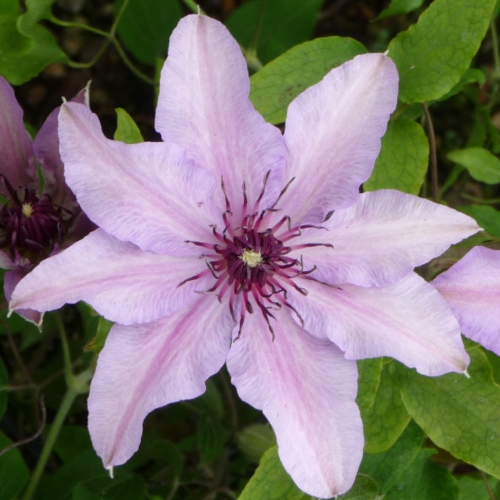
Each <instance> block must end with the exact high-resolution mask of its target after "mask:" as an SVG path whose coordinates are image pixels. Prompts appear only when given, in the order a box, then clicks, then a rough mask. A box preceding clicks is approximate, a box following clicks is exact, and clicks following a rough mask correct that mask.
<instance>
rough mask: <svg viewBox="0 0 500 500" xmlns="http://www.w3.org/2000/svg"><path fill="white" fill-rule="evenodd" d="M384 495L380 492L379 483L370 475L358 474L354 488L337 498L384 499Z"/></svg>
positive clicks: (351, 499) (350, 499)
mask: <svg viewBox="0 0 500 500" xmlns="http://www.w3.org/2000/svg"><path fill="white" fill-rule="evenodd" d="M383 498H384V497H383V496H381V495H379V494H378V487H377V483H376V482H375V481H374V480H373V479H372V478H371V477H368V476H364V475H363V474H358V475H357V476H356V481H355V482H354V484H353V485H352V488H351V489H350V490H349V491H348V492H347V493H344V494H343V495H340V496H338V497H337V500H382V499H383Z"/></svg>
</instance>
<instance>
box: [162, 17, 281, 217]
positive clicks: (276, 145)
mask: <svg viewBox="0 0 500 500" xmlns="http://www.w3.org/2000/svg"><path fill="white" fill-rule="evenodd" d="M249 91H250V81H249V79H248V70H247V65H246V63H245V60H244V58H243V55H242V54H241V49H240V47H239V46H238V44H237V42H236V41H235V40H234V38H233V37H232V36H231V35H230V33H229V32H228V31H227V29H226V28H225V27H224V26H223V25H222V24H221V23H219V22H217V21H215V20H214V19H210V18H209V17H205V16H194V15H193V16H187V17H185V18H183V19H182V20H181V21H180V23H179V25H178V26H177V28H176V29H175V30H174V32H173V33H172V36H171V38H170V44H169V52H168V58H167V61H166V62H165V66H164V67H163V71H162V75H161V81H160V96H159V100H158V109H157V114H156V128H157V130H158V131H159V132H160V133H161V134H162V137H163V140H164V141H166V142H171V141H172V142H175V143H177V144H180V145H181V146H183V147H184V148H186V150H187V152H188V155H189V156H190V157H191V158H193V159H194V160H195V161H196V163H197V165H199V166H202V167H204V168H207V169H209V170H210V171H212V172H213V173H214V174H215V176H216V177H217V178H218V179H220V178H221V177H224V182H225V184H226V186H227V191H228V193H231V199H230V201H231V210H232V212H233V213H234V214H235V215H237V216H238V215H239V214H240V211H241V206H242V203H243V191H242V184H243V182H245V183H246V190H247V195H248V199H249V201H250V203H252V204H253V203H254V202H255V200H256V198H257V196H258V195H259V193H260V191H261V189H262V183H263V180H264V176H265V175H266V173H267V172H269V171H270V172H271V176H270V178H269V181H268V184H267V189H266V197H265V198H264V203H263V205H269V204H270V201H274V200H275V198H276V197H277V195H278V194H279V192H280V190H281V188H282V184H281V173H282V167H283V162H284V156H285V148H284V145H283V139H282V137H281V133H280V131H279V130H278V129H277V128H276V127H274V126H272V125H270V124H268V123H266V122H265V121H264V119H263V118H262V116H260V114H259V113H257V112H256V111H255V109H254V108H253V106H252V104H251V103H250V101H249V99H248V94H249ZM216 194H217V199H218V206H219V208H220V209H224V207H225V202H224V197H223V196H222V191H221V190H218V191H217V193H216Z"/></svg>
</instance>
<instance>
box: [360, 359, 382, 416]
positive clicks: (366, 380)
mask: <svg viewBox="0 0 500 500" xmlns="http://www.w3.org/2000/svg"><path fill="white" fill-rule="evenodd" d="M356 363H357V365H358V395H357V397H356V403H357V405H358V406H359V409H360V410H361V413H363V412H368V411H370V408H371V407H372V406H373V404H374V403H375V397H376V395H377V389H378V387H379V385H380V379H381V377H382V366H383V358H372V359H362V360H358V361H357V362H356Z"/></svg>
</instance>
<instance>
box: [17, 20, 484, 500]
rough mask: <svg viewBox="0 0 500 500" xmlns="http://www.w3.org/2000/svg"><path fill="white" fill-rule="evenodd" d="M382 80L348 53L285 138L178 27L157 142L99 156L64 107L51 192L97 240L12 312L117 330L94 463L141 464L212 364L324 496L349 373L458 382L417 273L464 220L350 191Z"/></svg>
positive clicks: (100, 138)
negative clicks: (81, 214) (365, 361)
mask: <svg viewBox="0 0 500 500" xmlns="http://www.w3.org/2000/svg"><path fill="white" fill-rule="evenodd" d="M397 82H398V75H397V72H396V68H395V65H394V63H393V62H392V61H391V60H390V59H389V58H388V57H386V56H384V55H382V54H366V55H361V56H358V57H356V58H355V59H353V60H352V61H350V62H348V63H346V64H344V65H342V66H341V67H339V68H336V69H334V70H332V71H331V72H330V73H329V74H327V75H326V76H325V78H324V79H323V80H322V81H321V82H320V83H318V84H317V85H314V86H313V87H311V88H309V89H307V90H306V91H305V92H303V93H302V94H301V95H300V96H298V97H297V98H296V99H295V100H294V101H293V102H292V103H291V104H290V106H289V108H288V117H287V122H286V127H285V134H284V135H282V134H281V133H280V132H279V130H278V129H277V128H275V127H273V126H271V125H269V124H267V123H265V121H264V120H263V119H262V117H261V116H260V115H259V114H258V113H257V112H256V111H255V109H254V108H253V106H252V105H251V103H250V101H249V99H248V94H249V88H250V85H249V79H248V72H247V68H246V64H245V60H244V59H243V57H242V54H241V51H240V48H239V46H238V44H237V43H236V42H235V41H234V40H233V39H232V37H231V36H230V34H229V33H228V31H227V30H226V28H225V27H224V26H223V25H221V24H220V23H218V22H217V21H215V20H213V19H210V18H207V17H204V16H188V17H186V18H184V19H183V20H181V22H180V23H179V25H178V27H177V28H176V30H175V31H174V33H173V35H172V37H171V40H170V48H169V56H168V59H167V61H166V63H165V67H164V69H163V72H162V78H161V90H160V96H159V101H158V109H157V116H156V126H157V129H158V130H159V131H160V132H161V134H162V137H163V140H164V141H165V142H164V143H142V144H135V145H126V144H122V143H119V142H115V141H110V140H108V139H106V138H105V137H104V135H103V133H102V130H101V127H100V124H99V121H98V119H97V117H96V116H95V115H93V114H92V113H91V112H90V110H89V109H88V108H86V107H85V106H82V105H78V104H72V103H69V104H65V105H64V106H63V107H62V109H61V113H60V117H59V123H60V126H59V134H60V141H61V155H62V158H63V160H64V162H65V169H66V179H67V181H68V183H69V185H70V186H71V188H72V190H73V191H74V192H75V193H76V195H77V198H78V201H79V203H80V204H81V206H82V207H83V209H84V210H85V212H86V213H87V214H88V216H89V217H90V218H91V219H92V220H93V222H95V223H96V224H97V225H99V226H100V228H99V229H97V230H96V231H94V232H93V233H91V234H90V235H89V236H87V237H86V238H84V239H83V240H81V241H80V242H77V243H75V244H74V245H72V246H71V247H70V248H68V249H67V250H65V251H64V252H61V253H60V254H58V255H56V256H54V257H52V258H50V259H46V260H45V261H43V262H42V263H41V264H40V265H39V266H38V267H37V268H36V269H35V270H34V271H33V272H32V273H30V274H29V275H28V276H27V277H26V278H25V279H24V280H23V281H21V283H19V285H18V287H17V288H16V290H15V292H14V296H13V300H12V303H11V307H12V308H19V307H31V308H35V309H37V310H40V311H47V310H51V309H56V308H58V307H60V306H62V305H63V304H64V303H65V302H71V303H72V302H76V301H78V300H85V301H87V302H89V303H90V304H91V305H92V306H93V307H94V308H95V309H96V310H97V311H98V312H99V313H101V314H103V315H104V316H106V317H108V318H109V319H111V320H113V321H115V322H116V323H117V324H116V325H115V326H114V327H113V328H112V330H111V332H110V334H109V337H108V339H107V341H106V345H105V347H104V349H103V351H102V352H101V354H100V356H99V361H98V365H97V370H96V373H95V376H94V379H93V381H92V386H91V391H90V396H89V429H90V433H91V437H92V442H93V445H94V447H95V449H96V451H97V453H98V454H99V456H100V457H101V458H102V459H103V462H104V465H105V467H113V466H114V465H119V464H122V463H124V462H125V461H127V460H128V459H129V458H130V456H131V455H132V454H133V453H134V452H135V451H136V450H137V448H138V446H139V443H140V440H141V434H142V422H143V420H144V418H145V416H146V415H147V414H148V413H149V412H150V411H152V410H153V409H155V408H158V407H160V406H164V405H166V404H168V403H171V402H174V401H179V400H183V399H191V398H194V397H196V396H198V395H200V394H202V393H203V392H204V391H205V381H206V379H207V378H208V377H210V376H211V375H213V374H214V373H216V372H217V371H218V370H219V369H220V368H221V366H222V365H223V364H224V362H225V361H226V359H227V366H228V370H229V372H230V374H231V379H232V382H233V383H234V385H235V386H236V388H237V390H238V393H239V395H240V397H241V398H242V399H243V400H244V401H246V402H247V403H249V404H251V405H253V406H254V407H256V408H259V409H262V410H263V412H264V414H265V415H266V417H267V418H268V420H269V422H270V423H271V425H272V426H273V428H274V430H275V433H276V436H277V442H278V447H279V455H280V458H281V461H282V463H283V465H284V467H285V469H286V470H287V471H288V472H289V473H290V475H291V476H292V478H293V479H294V481H295V483H296V484H297V485H298V486H299V487H300V488H301V489H303V490H304V491H306V492H307V493H309V494H311V495H313V496H316V497H322V498H324V497H331V496H333V495H337V494H340V493H343V492H345V491H347V490H348V489H349V488H350V486H351V485H352V483H353V481H354V478H355V476H356V472H357V470H358V467H359V463H360V461H361V457H362V454H363V430H362V423H361V418H360V415H359V410H358V408H357V406H356V404H355V398H356V389H357V370H356V363H355V362H354V361H353V360H355V359H362V358H369V357H375V356H393V357H395V358H397V359H398V360H400V361H402V362H404V363H406V364H407V365H408V366H411V367H416V368H417V370H418V371H419V372H421V373H423V374H426V375H440V374H442V373H446V372H449V371H456V372H463V371H464V370H465V369H466V367H467V364H468V356H467V353H466V352H465V350H464V347H463V344H462V342H461V337H460V328H459V325H458V323H457V321H456V319H455V318H454V317H453V315H452V313H451V311H450V309H449V307H448V306H447V305H446V302H445V301H444V300H443V299H442V298H441V297H440V296H439V294H438V293H437V291H436V290H435V289H434V288H433V287H432V286H431V285H429V284H428V283H426V282H425V281H424V280H423V279H421V278H420V277H419V276H417V275H416V274H415V273H413V272H412V271H413V268H414V267H415V266H417V265H421V264H424V263H425V262H427V261H428V260H430V259H431V258H433V257H435V256H437V255H440V254H441V253H442V252H443V251H445V250H446V249H447V248H448V247H449V245H450V244H452V243H455V242H458V241H459V240H461V239H463V238H465V237H467V236H469V235H471V234H473V233H475V232H476V231H477V230H478V227H477V224H476V223H475V222H474V221H473V220H472V219H471V218H470V217H467V216H465V215H463V214H460V213H458V212H456V211H454V210H451V209H449V208H447V207H444V206H440V205H437V204H434V203H432V202H430V201H427V200H423V199H420V198H417V197H415V196H410V195H406V194H403V193H400V192H397V191H391V190H384V191H378V192H373V193H365V194H362V195H360V194H359V187H360V184H361V183H363V182H364V181H366V180H367V179H368V177H369V176H370V173H371V171H372V169H373V164H374V161H375V158H376V157H377V155H378V153H379V151H380V138H381V137H382V135H383V134H384V132H385V130H386V127H387V121H388V119H389V116H390V114H391V113H392V111H393V110H394V108H395V106H396V100H397V99H396V98H397Z"/></svg>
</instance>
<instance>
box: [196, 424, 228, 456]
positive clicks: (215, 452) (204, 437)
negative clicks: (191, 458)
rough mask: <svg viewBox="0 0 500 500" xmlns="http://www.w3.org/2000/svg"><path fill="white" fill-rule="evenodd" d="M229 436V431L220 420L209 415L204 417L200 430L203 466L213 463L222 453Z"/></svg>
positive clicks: (199, 437)
mask: <svg viewBox="0 0 500 500" xmlns="http://www.w3.org/2000/svg"><path fill="white" fill-rule="evenodd" d="M229 435H230V433H229V431H228V430H227V429H225V428H224V426H223V425H222V424H221V423H220V422H219V421H218V420H215V419H213V418H212V417H209V416H208V415H205V416H204V417H202V419H201V421H200V428H199V430H198V445H199V447H200V455H201V456H200V462H201V464H202V465H205V464H208V463H210V462H213V461H214V460H215V459H216V458H217V457H218V456H219V455H220V454H221V453H222V450H223V449H224V445H225V444H226V442H227V440H228V439H229Z"/></svg>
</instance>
